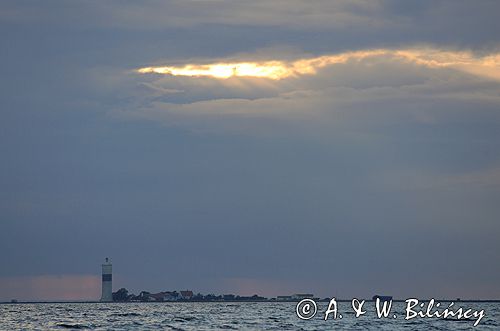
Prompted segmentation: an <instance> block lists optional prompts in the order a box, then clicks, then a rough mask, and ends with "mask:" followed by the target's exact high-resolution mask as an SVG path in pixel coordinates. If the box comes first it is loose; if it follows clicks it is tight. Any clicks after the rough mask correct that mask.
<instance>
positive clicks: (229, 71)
mask: <svg viewBox="0 0 500 331" xmlns="http://www.w3.org/2000/svg"><path fill="white" fill-rule="evenodd" d="M370 58H372V59H376V58H382V59H386V60H387V59H388V60H390V61H402V62H407V63H413V64H416V65H422V66H426V67H429V68H446V67H448V68H454V69H457V70H460V71H464V72H467V73H470V74H474V75H478V76H484V77H489V78H493V79H497V80H500V54H491V55H488V56H484V57H477V56H474V54H473V53H471V52H454V51H443V50H436V49H431V48H424V49H401V50H394V49H372V50H364V51H354V52H345V53H339V54H333V55H323V56H319V57H312V58H303V59H298V60H295V61H281V60H271V61H260V62H259V61H255V62H251V61H244V62H218V63H209V64H195V63H190V64H185V65H183V66H156V67H143V68H139V69H137V72H138V73H141V74H150V73H155V74H163V75H172V76H187V77H212V78H217V79H227V78H231V77H255V78H265V79H272V80H281V79H286V78H291V77H298V76H301V75H314V74H316V73H317V72H318V70H319V69H321V68H324V67H327V66H331V65H335V64H343V63H347V62H360V61H362V60H365V59H370Z"/></svg>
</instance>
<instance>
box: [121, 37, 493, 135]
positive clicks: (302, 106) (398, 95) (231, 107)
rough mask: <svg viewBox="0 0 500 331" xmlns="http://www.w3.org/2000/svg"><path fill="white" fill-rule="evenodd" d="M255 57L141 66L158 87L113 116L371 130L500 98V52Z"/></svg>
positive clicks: (198, 124) (224, 126)
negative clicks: (264, 58) (174, 64)
mask: <svg viewBox="0 0 500 331" xmlns="http://www.w3.org/2000/svg"><path fill="white" fill-rule="evenodd" d="M246 58H247V59H252V58H255V57H253V56H252V55H251V54H250V55H247V56H246V57H245V55H244V54H242V55H238V56H233V57H228V59H229V60H227V61H226V60H224V59H220V60H219V61H215V62H214V61H210V60H209V59H206V60H201V61H199V62H187V63H186V64H182V63H181V64H179V65H178V66H157V67H144V68H141V69H139V74H136V76H135V77H134V79H135V80H137V81H141V80H142V81H146V82H143V83H141V84H147V86H148V87H149V88H151V89H152V90H153V91H154V92H152V93H146V94H142V95H141V96H140V97H138V98H136V99H135V100H134V102H133V103H132V104H131V105H130V106H129V107H121V108H117V109H115V110H114V111H113V112H112V114H113V115H114V116H120V117H128V118H130V117H132V118H142V119H148V120H153V121H159V122H160V123H163V124H165V125H169V126H182V127H186V128H188V129H192V130H194V131H212V132H214V131H219V130H221V131H227V130H229V131H231V132H241V133H245V134H246V133H251V132H252V130H253V131H254V132H255V133H258V134H262V133H264V132H266V131H268V130H271V131H276V130H274V129H272V127H276V125H278V126H279V127H281V128H283V127H288V128H289V129H290V130H298V131H303V132H310V133H312V134H315V133H317V132H320V131H325V132H326V131H331V130H332V129H334V130H335V131H336V132H337V133H340V132H344V133H345V132H348V131H352V130H353V129H354V128H356V127H357V129H356V130H358V131H364V132H365V134H366V133H368V132H372V133H374V132H373V129H375V131H377V130H378V129H380V128H382V127H384V126H387V125H391V123H398V122H400V121H404V122H406V123H417V124H419V125H436V124H437V123H438V122H439V121H443V120H444V119H445V118H446V116H447V115H445V113H450V112H457V110H453V107H457V109H459V108H461V107H462V106H457V105H458V104H460V103H461V104H462V105H467V104H468V105H470V107H471V108H472V107H475V105H477V104H481V106H480V108H484V107H486V108H489V107H495V106H498V105H499V104H500V97H499V95H498V90H499V89H500V83H499V81H500V55H498V54H497V53H492V54H485V55H478V54H475V53H472V52H470V51H452V50H440V49H435V48H430V47H414V48H404V49H373V50H372V49H369V50H361V51H350V52H343V53H338V54H329V55H321V56H309V57H307V56H295V58H294V55H293V54H289V55H288V56H286V55H285V56H283V60H282V59H276V58H275V59H271V60H253V62H252V61H247V60H245V59H246ZM250 64H251V66H250ZM248 68H253V69H254V70H255V71H252V70H247V69H248ZM266 74H269V76H266ZM162 90H164V91H165V93H162V92H161V91H162ZM173 91H174V92H177V91H182V93H172V92H173ZM263 119H267V120H271V119H273V121H271V122H267V123H266V122H264V121H263ZM318 130H319V131H318ZM285 131H286V130H285ZM268 133H269V132H268Z"/></svg>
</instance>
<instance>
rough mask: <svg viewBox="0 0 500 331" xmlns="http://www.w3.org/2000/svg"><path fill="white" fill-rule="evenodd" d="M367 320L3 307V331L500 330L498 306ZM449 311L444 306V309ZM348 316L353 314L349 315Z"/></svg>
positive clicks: (226, 310) (212, 309)
mask: <svg viewBox="0 0 500 331" xmlns="http://www.w3.org/2000/svg"><path fill="white" fill-rule="evenodd" d="M365 305H366V308H367V309H366V310H367V311H368V312H367V314H366V315H364V316H362V317H360V318H357V319H356V318H354V315H353V313H352V309H351V306H350V303H343V302H341V303H339V307H338V308H339V312H340V313H342V315H343V318H342V319H337V320H328V321H324V320H322V317H323V316H324V315H323V316H321V315H322V314H323V313H324V311H325V310H326V306H327V303H318V314H317V315H316V316H315V317H314V318H312V319H311V320H307V321H305V320H300V319H299V318H298V317H297V316H296V315H295V304H294V303H113V304H104V303H63V304H2V305H0V329H1V330H54V329H56V330H57V329H92V330H110V329H112V330H158V329H160V330H221V329H229V330H325V329H327V330H328V329H330V330H332V329H335V330H363V329H364V330H367V329H377V330H395V329H396V330H398V329H401V330H470V329H475V330H500V303H474V302H472V303H471V302H461V303H457V305H458V307H464V308H474V309H478V310H480V309H484V310H485V317H484V318H483V319H482V320H481V322H480V324H479V325H478V326H477V327H475V328H473V324H474V322H473V321H463V320H462V321H449V320H440V319H428V318H427V319H413V320H411V321H405V320H404V308H405V304H404V303H394V306H393V310H392V312H393V313H396V314H399V315H400V316H399V317H398V318H396V319H393V318H387V319H381V320H379V319H377V318H376V317H375V311H374V309H371V308H372V305H373V303H371V302H367V303H366V304H365ZM446 306H447V305H446ZM349 312H351V313H349Z"/></svg>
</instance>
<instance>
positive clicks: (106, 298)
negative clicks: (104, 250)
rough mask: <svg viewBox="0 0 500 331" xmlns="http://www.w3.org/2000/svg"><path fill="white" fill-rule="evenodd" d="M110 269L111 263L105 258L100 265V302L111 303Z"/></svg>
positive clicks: (111, 272)
mask: <svg viewBox="0 0 500 331" xmlns="http://www.w3.org/2000/svg"><path fill="white" fill-rule="evenodd" d="M112 267H113V266H112V264H111V261H110V260H109V259H108V258H106V261H105V262H104V263H103V264H102V295H101V301H102V302H111V301H113V286H112V278H113V277H112V274H113V271H112Z"/></svg>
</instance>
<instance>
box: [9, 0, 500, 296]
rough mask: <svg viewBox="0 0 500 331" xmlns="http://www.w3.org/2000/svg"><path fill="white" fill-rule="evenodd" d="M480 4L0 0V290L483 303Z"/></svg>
mask: <svg viewBox="0 0 500 331" xmlns="http://www.w3.org/2000/svg"><path fill="white" fill-rule="evenodd" d="M498 13H500V2H498V1H493V0H492V1H486V0H478V1H452V0H450V1H439V0H432V1H373V0H369V1H368V0H366V1H347V0H346V1H330V0H328V1H327V0H325V1H321V0H319V1H298V0H279V1H229V0H227V1H226V0H205V1H201V0H200V1H185V0H178V1H142V2H138V1H106V2H105V1H2V2H1V4H0V40H1V44H2V46H1V51H0V74H1V79H0V155H1V156H0V266H1V267H0V300H10V299H12V298H18V299H20V300H54V299H98V298H99V297H100V264H101V263H102V261H103V260H104V258H105V257H110V258H111V259H112V261H113V268H114V286H113V287H114V290H117V289H119V288H120V287H126V288H128V289H129V290H131V291H133V292H136V293H137V292H139V291H140V290H149V291H151V292H155V291H160V290H175V289H177V290H180V289H191V290H193V291H194V292H202V293H236V294H240V295H252V294H255V293H257V294H261V295H266V296H275V295H286V294H290V293H297V292H311V293H315V294H316V295H319V296H321V297H331V296H336V297H343V298H352V297H355V296H359V297H371V296H372V295H374V294H377V293H378V294H384V295H393V296H395V297H398V298H406V297H410V296H415V297H436V298H438V297H451V298H456V297H462V298H484V299H493V298H494V299H498V298H500V284H499V282H498V280H499V279H500V264H499V263H498V261H499V252H500V240H499V235H500V222H499V220H500V37H499V36H500V34H499V31H500V20H498ZM141 69H142V70H141Z"/></svg>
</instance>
